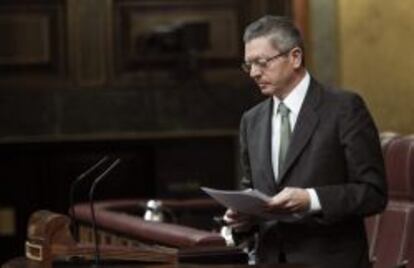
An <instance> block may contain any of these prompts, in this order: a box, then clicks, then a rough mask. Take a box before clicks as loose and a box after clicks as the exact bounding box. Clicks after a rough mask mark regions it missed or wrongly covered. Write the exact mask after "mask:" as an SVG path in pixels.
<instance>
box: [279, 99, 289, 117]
mask: <svg viewBox="0 0 414 268" xmlns="http://www.w3.org/2000/svg"><path fill="white" fill-rule="evenodd" d="M277 112H278V113H279V114H280V115H281V116H288V115H289V108H288V107H286V105H285V104H284V103H283V102H281V103H279V106H278V107H277Z"/></svg>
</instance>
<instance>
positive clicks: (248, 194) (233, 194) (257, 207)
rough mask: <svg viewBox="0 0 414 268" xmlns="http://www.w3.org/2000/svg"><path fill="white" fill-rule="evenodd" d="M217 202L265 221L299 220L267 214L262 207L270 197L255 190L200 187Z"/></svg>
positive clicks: (295, 215)
mask: <svg viewBox="0 0 414 268" xmlns="http://www.w3.org/2000/svg"><path fill="white" fill-rule="evenodd" d="M201 190H203V191H204V192H206V193H207V194H208V195H210V196H211V197H212V198H214V199H215V200H216V201H217V202H219V203H220V204H222V205H223V206H225V207H227V208H231V209H232V210H235V211H238V212H242V213H246V214H249V215H254V216H258V217H260V218H265V219H276V220H283V221H293V220H297V219H298V218H300V216H299V215H297V214H292V215H285V214H283V215H281V214H273V213H268V212H266V211H265V210H264V206H265V205H266V203H267V202H269V201H270V199H271V198H270V197H269V196H267V195H265V194H264V193H262V192H260V191H258V190H256V189H246V190H243V191H225V190H217V189H212V188H208V187H201Z"/></svg>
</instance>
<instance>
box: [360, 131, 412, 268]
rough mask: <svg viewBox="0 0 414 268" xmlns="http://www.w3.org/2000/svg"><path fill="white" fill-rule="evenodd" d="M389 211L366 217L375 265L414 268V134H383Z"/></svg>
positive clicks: (379, 267) (371, 254)
mask: <svg viewBox="0 0 414 268" xmlns="http://www.w3.org/2000/svg"><path fill="white" fill-rule="evenodd" d="M381 145H382V150H383V153H384V160H385V167H386V173H387V181H388V195H389V203H388V206H387V208H386V210H385V211H384V212H383V213H382V214H380V215H375V216H372V217H369V218H367V219H366V222H365V223H366V228H367V234H368V241H369V243H370V256H371V259H372V261H373V267H374V268H397V267H399V268H414V136H398V135H394V134H392V133H388V134H383V135H381Z"/></svg>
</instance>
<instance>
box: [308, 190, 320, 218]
mask: <svg viewBox="0 0 414 268" xmlns="http://www.w3.org/2000/svg"><path fill="white" fill-rule="evenodd" d="M306 191H307V192H308V193H309V196H310V206H309V211H308V212H310V213H315V212H319V211H321V210H322V207H321V203H320V202H319V197H318V194H317V193H316V191H315V189H313V188H307V189H306Z"/></svg>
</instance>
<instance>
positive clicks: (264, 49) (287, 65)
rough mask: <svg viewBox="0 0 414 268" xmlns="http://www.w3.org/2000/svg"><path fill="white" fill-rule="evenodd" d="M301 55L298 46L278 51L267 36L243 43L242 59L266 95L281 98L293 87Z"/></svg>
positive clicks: (299, 66)
mask: <svg viewBox="0 0 414 268" xmlns="http://www.w3.org/2000/svg"><path fill="white" fill-rule="evenodd" d="M278 55H279V56H278ZM301 57H302V52H301V50H300V49H299V48H293V49H291V50H289V51H278V50H277V49H275V48H274V47H273V46H272V45H271V43H270V41H269V39H268V38H267V37H259V38H256V39H253V40H251V41H249V42H248V43H246V44H245V56H244V60H245V62H246V63H247V65H248V66H249V65H250V72H249V75H250V77H251V78H252V79H254V80H255V82H256V83H257V85H258V86H259V88H260V91H261V92H262V94H263V95H266V96H273V95H276V96H277V97H279V98H283V97H285V96H286V95H287V94H288V93H289V92H290V91H291V90H292V89H293V88H294V86H295V85H296V84H295V83H296V80H297V77H298V72H297V71H298V70H299V68H301Z"/></svg>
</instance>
